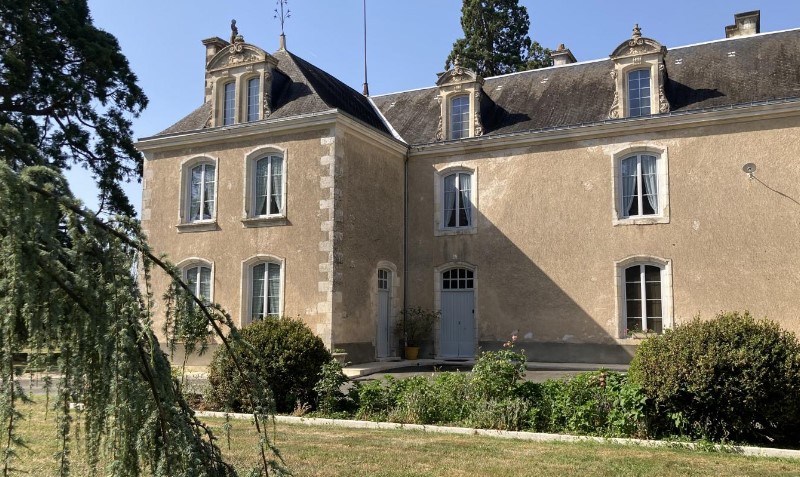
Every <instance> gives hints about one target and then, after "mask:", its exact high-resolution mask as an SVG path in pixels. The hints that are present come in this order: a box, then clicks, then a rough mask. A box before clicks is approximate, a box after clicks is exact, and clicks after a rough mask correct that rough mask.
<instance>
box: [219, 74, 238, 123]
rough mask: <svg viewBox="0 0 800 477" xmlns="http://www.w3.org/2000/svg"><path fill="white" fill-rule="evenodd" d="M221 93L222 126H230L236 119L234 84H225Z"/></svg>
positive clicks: (230, 82)
mask: <svg viewBox="0 0 800 477" xmlns="http://www.w3.org/2000/svg"><path fill="white" fill-rule="evenodd" d="M222 91H223V93H222V108H223V110H222V125H223V126H230V125H231V124H233V122H234V120H235V118H236V82H235V81H229V82H227V83H225V85H224V86H223V87H222Z"/></svg>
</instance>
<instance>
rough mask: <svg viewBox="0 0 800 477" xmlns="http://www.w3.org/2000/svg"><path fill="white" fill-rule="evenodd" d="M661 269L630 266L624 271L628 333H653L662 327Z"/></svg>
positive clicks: (648, 265)
mask: <svg viewBox="0 0 800 477" xmlns="http://www.w3.org/2000/svg"><path fill="white" fill-rule="evenodd" d="M663 318H664V312H663V306H662V297H661V267H658V266H656V265H651V264H639V265H632V266H630V267H627V268H626V269H625V326H626V329H627V330H628V331H629V332H635V331H654V332H656V333H661V332H662V331H663V329H664V327H663Z"/></svg>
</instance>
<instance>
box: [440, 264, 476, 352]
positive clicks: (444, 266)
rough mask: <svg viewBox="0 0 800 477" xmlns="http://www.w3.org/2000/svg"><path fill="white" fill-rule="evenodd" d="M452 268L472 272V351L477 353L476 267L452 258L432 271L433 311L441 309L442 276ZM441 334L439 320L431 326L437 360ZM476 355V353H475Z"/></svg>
mask: <svg viewBox="0 0 800 477" xmlns="http://www.w3.org/2000/svg"><path fill="white" fill-rule="evenodd" d="M454 268H466V269H467V270H471V271H472V277H473V278H472V301H473V313H472V320H473V323H472V324H473V327H474V330H473V337H474V339H473V343H472V346H473V350H474V351H476V352H477V350H478V338H479V333H478V323H479V322H480V314H479V312H478V310H479V308H478V266H477V265H474V264H472V263H469V262H462V261H458V257H456V256H453V261H452V262H447V263H444V264H442V265H439V266H438V267H434V269H433V300H434V303H433V309H434V310H440V311H441V309H442V274H443V273H444V272H446V271H448V270H452V269H454ZM441 333H442V324H441V322H440V320H437V321H436V323H434V326H433V335H434V339H433V343H434V350H436V353H435V356H436V357H437V358H438V356H439V350H440V349H441V346H440V344H439V339H440V337H441ZM476 354H477V353H476Z"/></svg>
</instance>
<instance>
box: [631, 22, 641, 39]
mask: <svg viewBox="0 0 800 477" xmlns="http://www.w3.org/2000/svg"><path fill="white" fill-rule="evenodd" d="M641 37H642V29H641V28H639V24H638V23H637V24H636V25H633V35H631V38H633V39H634V40H638V39H639V38H641Z"/></svg>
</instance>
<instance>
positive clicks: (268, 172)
mask: <svg viewBox="0 0 800 477" xmlns="http://www.w3.org/2000/svg"><path fill="white" fill-rule="evenodd" d="M253 172H254V177H253V204H252V208H251V209H250V210H251V211H252V214H251V215H252V216H253V217H273V216H281V215H283V210H284V208H283V206H284V193H283V184H284V177H283V175H284V174H283V157H282V156H280V155H278V154H271V155H268V156H266V157H262V158H261V159H258V160H256V161H255V167H254V168H253Z"/></svg>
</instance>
